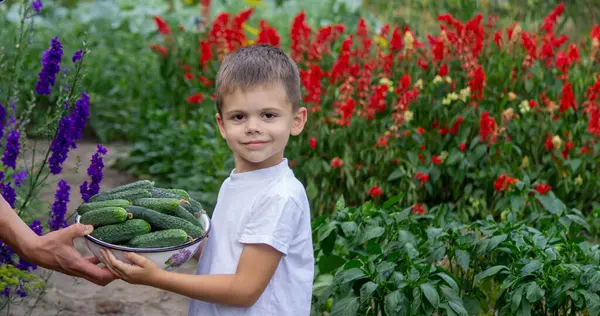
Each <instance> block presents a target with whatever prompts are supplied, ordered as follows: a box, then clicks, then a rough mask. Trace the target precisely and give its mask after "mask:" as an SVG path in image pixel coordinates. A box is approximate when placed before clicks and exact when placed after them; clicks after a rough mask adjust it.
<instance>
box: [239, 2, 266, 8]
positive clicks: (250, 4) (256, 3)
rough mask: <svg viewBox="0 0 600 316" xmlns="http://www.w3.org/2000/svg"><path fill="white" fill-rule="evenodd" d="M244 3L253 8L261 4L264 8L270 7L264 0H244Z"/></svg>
mask: <svg viewBox="0 0 600 316" xmlns="http://www.w3.org/2000/svg"><path fill="white" fill-rule="evenodd" d="M244 3H245V4H247V5H248V6H249V7H252V8H256V7H258V6H261V7H263V8H266V7H268V5H267V4H266V3H264V2H263V1H262V0H244Z"/></svg>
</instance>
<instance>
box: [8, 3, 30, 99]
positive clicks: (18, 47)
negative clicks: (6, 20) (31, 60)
mask: <svg viewBox="0 0 600 316" xmlns="http://www.w3.org/2000/svg"><path fill="white" fill-rule="evenodd" d="M21 7H22V8H23V14H22V16H21V26H20V27H19V41H18V42H17V44H16V46H17V49H19V50H20V49H21V47H22V46H23V34H24V30H25V16H26V13H27V7H26V6H25V4H23V5H22V6H21ZM21 55H22V54H20V53H17V55H16V56H15V61H14V63H13V68H12V69H13V72H14V73H15V74H16V75H15V78H14V79H13V81H14V83H15V85H17V84H18V82H19V77H18V74H19V72H18V71H17V65H18V64H19V60H20V59H21ZM11 87H12V85H8V93H7V94H6V95H7V96H8V98H9V99H10V94H11V92H12V91H11Z"/></svg>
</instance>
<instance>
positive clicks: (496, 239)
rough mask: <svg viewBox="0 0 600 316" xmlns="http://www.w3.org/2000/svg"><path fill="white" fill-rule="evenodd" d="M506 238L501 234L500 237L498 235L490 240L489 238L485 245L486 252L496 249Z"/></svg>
mask: <svg viewBox="0 0 600 316" xmlns="http://www.w3.org/2000/svg"><path fill="white" fill-rule="evenodd" d="M507 237H508V236H507V235H506V234H502V235H498V236H494V237H492V238H490V242H489V243H488V245H487V248H486V250H487V252H490V251H492V250H494V249H495V248H496V247H498V245H499V244H500V243H502V242H503V241H505V240H506V238H507Z"/></svg>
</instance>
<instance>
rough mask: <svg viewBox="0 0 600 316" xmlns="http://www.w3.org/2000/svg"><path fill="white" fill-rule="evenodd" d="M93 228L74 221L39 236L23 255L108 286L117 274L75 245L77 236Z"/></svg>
mask: <svg viewBox="0 0 600 316" xmlns="http://www.w3.org/2000/svg"><path fill="white" fill-rule="evenodd" d="M92 231H93V227H92V226H90V225H87V226H86V225H83V224H73V225H71V226H69V227H66V228H63V229H60V230H57V231H53V232H50V233H48V234H46V235H43V236H40V237H38V238H36V239H35V241H33V242H32V243H30V245H28V246H26V247H25V249H23V250H24V251H23V253H22V254H21V257H23V259H25V260H27V261H28V262H31V263H33V264H36V265H39V266H41V267H44V268H46V269H50V270H54V271H58V272H61V273H64V274H67V275H71V276H75V277H81V278H84V279H86V280H88V281H90V282H93V283H95V284H98V285H101V286H105V285H107V284H109V283H110V282H112V281H113V280H115V279H116V277H115V276H114V275H113V274H112V273H111V272H110V270H108V269H107V268H104V267H99V266H97V264H98V263H100V261H99V260H98V259H97V258H96V257H95V256H91V257H83V256H82V255H81V254H80V253H79V252H78V251H77V250H76V249H75V247H74V244H73V239H75V238H77V237H83V236H85V235H87V234H89V233H91V232H92Z"/></svg>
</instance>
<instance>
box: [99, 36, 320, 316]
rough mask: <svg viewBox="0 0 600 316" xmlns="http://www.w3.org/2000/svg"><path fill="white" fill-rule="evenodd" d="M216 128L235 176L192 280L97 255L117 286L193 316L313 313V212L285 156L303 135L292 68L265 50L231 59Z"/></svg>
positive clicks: (222, 78) (141, 261) (222, 80)
mask: <svg viewBox="0 0 600 316" xmlns="http://www.w3.org/2000/svg"><path fill="white" fill-rule="evenodd" d="M216 90H217V91H216V103H217V114H216V120H217V124H218V126H219V130H220V132H221V135H222V137H223V138H224V139H225V140H226V141H227V144H228V146H229V148H230V149H231V150H232V151H233V154H234V161H235V169H234V170H232V171H231V174H230V176H229V177H228V178H227V179H226V180H225V181H224V182H223V184H222V186H221V188H220V190H219V195H218V199H217V205H216V207H215V210H214V212H213V215H212V219H211V224H212V227H211V235H210V237H209V238H208V239H207V240H206V245H204V246H203V247H204V249H203V250H201V255H200V257H199V260H198V266H197V270H196V275H193V276H190V275H186V274H179V273H174V272H167V271H164V270H160V269H157V268H156V266H155V265H154V263H153V262H151V261H150V260H146V259H145V258H144V257H142V256H138V255H135V254H129V255H127V259H129V260H130V261H131V262H132V263H134V265H130V264H126V263H123V262H121V261H118V260H116V259H115V258H114V256H112V254H110V253H109V252H103V262H105V264H106V265H107V267H108V268H109V269H110V270H111V271H112V272H113V273H114V274H115V275H116V276H117V277H119V278H121V279H123V280H125V281H127V282H129V283H134V284H145V285H149V286H153V287H157V288H161V289H164V290H167V291H171V292H175V293H179V294H181V295H185V296H187V297H190V298H192V299H193V300H192V301H191V302H190V307H189V315H190V316H208V315H253V316H268V315H286V316H293V315H299V316H300V315H303V316H304V315H309V314H310V305H311V295H312V281H313V274H314V256H313V246H312V235H311V221H310V210H309V204H308V199H307V196H306V192H305V190H304V187H303V185H302V184H301V183H300V182H299V181H298V180H297V179H296V178H295V177H294V174H293V172H292V170H291V169H290V168H289V167H288V161H287V159H286V158H284V150H285V147H286V145H287V143H288V139H289V135H290V134H291V135H294V136H296V135H298V134H300V132H302V129H303V128H304V124H305V123H306V119H307V110H306V108H304V107H300V103H301V101H302V97H301V92H300V77H299V74H298V68H297V66H296V64H295V63H294V62H293V61H292V60H291V59H290V58H289V57H288V56H287V55H285V54H284V53H283V52H282V51H281V50H279V49H278V48H275V47H273V46H269V45H253V46H248V47H244V48H241V49H240V50H238V51H237V52H235V53H233V54H231V55H229V56H227V57H226V58H225V59H224V60H223V62H222V65H221V67H220V69H219V72H218V74H217V79H216Z"/></svg>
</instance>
